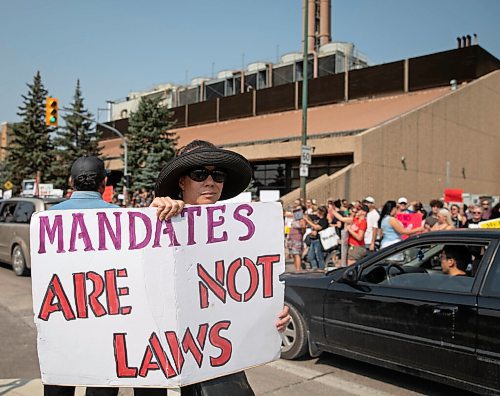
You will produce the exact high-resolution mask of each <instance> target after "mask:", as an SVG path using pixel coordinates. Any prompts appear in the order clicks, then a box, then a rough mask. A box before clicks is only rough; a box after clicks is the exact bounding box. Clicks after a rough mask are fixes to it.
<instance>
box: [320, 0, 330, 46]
mask: <svg viewBox="0 0 500 396" xmlns="http://www.w3.org/2000/svg"><path fill="white" fill-rule="evenodd" d="M319 18H320V20H319V45H323V44H327V43H329V42H330V41H332V29H331V0H320V3H319Z"/></svg>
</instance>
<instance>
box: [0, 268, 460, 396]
mask: <svg viewBox="0 0 500 396" xmlns="http://www.w3.org/2000/svg"><path fill="white" fill-rule="evenodd" d="M0 356H1V359H0V395H6V394H10V395H13V396H14V395H15V396H17V395H35V396H36V395H37V394H40V395H41V394H43V393H42V386H41V384H40V382H39V380H34V381H29V380H31V379H37V378H39V377H40V371H39V368H38V358H37V353H36V329H35V326H34V324H33V311H32V301H31V278H29V277H24V278H20V277H16V276H15V275H14V273H13V272H12V271H11V270H10V269H9V268H8V267H7V266H4V265H0ZM247 375H248V378H249V381H250V383H251V384H252V387H253V388H254V390H255V393H256V394H257V395H287V396H294V395H301V396H302V395H311V396H313V395H314V396H322V395H325V396H326V395H332V394H335V395H364V396H371V395H374V396H384V395H447V394H454V395H456V396H465V395H468V393H466V392H461V391H458V390H456V389H454V388H450V387H447V386H443V385H440V384H437V383H435V382H431V381H426V380H422V379H419V378H416V377H412V376H409V375H406V374H401V373H399V372H395V371H392V370H387V369H383V368H379V367H376V366H372V365H369V364H365V363H360V362H356V361H354V360H351V359H347V358H343V357H339V356H335V355H331V354H323V355H321V356H320V357H319V358H315V359H311V358H307V359H302V360H298V361H287V360H279V361H276V362H273V363H270V364H268V365H265V366H260V367H256V368H253V369H250V370H247ZM12 384H14V385H12ZM19 384H20V385H19ZM23 384H29V386H30V387H31V388H29V390H27V388H26V391H23V389H24V388H23V386H22V385H23ZM77 394H78V395H83V388H82V389H79V391H78V392H77ZM132 394H133V393H132V391H131V390H130V389H122V390H121V391H120V396H132Z"/></svg>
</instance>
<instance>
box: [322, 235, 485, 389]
mask: <svg viewBox="0 0 500 396" xmlns="http://www.w3.org/2000/svg"><path fill="white" fill-rule="evenodd" d="M469 242H470V241H466V240H463V241H459V240H456V238H455V239H454V240H453V243H454V244H467V243H469ZM445 244H450V242H449V241H446V240H443V241H433V242H424V241H422V242H418V241H409V242H408V243H406V244H401V245H399V246H398V247H395V248H393V249H389V250H388V252H387V254H385V255H382V256H379V257H378V258H377V259H376V260H375V261H373V262H371V263H369V264H368V265H367V266H366V267H365V266H363V268H362V269H360V278H359V281H357V282H354V283H346V282H340V283H339V282H335V283H332V284H331V285H330V289H329V292H328V296H327V301H326V306H325V333H326V337H327V339H328V342H332V343H334V344H335V345H336V347H338V348H343V349H345V350H349V351H351V352H353V353H355V354H359V355H360V356H370V357H372V358H376V359H379V360H383V361H388V362H391V363H394V364H398V365H404V366H408V367H413V368H417V369H419V370H425V371H431V372H434V373H439V374H441V375H445V376H449V377H453V378H459V379H461V380H466V381H469V380H470V379H471V378H473V377H474V375H475V373H476V358H475V347H476V335H475V329H476V320H477V309H476V302H477V297H476V295H477V290H478V287H479V286H478V285H477V284H476V282H475V280H476V278H475V277H467V279H466V278H465V277H461V278H462V279H458V277H450V278H455V279H448V277H449V276H447V275H443V274H442V273H441V271H440V269H439V268H440V264H439V267H438V268H436V267H437V265H438V263H437V260H436V256H438V257H439V254H440V252H441V250H442V249H443V247H444V246H445ZM398 262H399V264H396V263H398ZM398 265H406V266H408V268H406V270H405V271H407V273H405V274H401V273H400V271H399V270H398ZM448 280H450V281H452V284H451V285H446V284H445V282H446V281H448ZM464 367H466V369H464Z"/></svg>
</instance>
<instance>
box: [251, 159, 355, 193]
mask: <svg viewBox="0 0 500 396" xmlns="http://www.w3.org/2000/svg"><path fill="white" fill-rule="evenodd" d="M352 163H353V155H352V154H344V155H335V156H329V157H313V161H312V164H311V165H310V166H309V177H308V178H307V181H311V180H313V179H316V178H317V177H320V176H321V175H324V174H326V175H331V174H333V173H335V172H337V171H339V170H341V169H342V168H345V167H346V166H347V165H349V164H352ZM252 166H253V169H254V180H253V186H254V187H255V188H257V190H258V191H259V190H280V194H281V195H285V194H287V193H289V192H290V191H292V190H295V189H296V188H298V187H299V186H300V175H299V167H300V160H299V158H296V159H289V160H284V161H267V162H254V163H252Z"/></svg>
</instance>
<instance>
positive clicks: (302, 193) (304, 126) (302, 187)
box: [300, 0, 309, 201]
mask: <svg viewBox="0 0 500 396" xmlns="http://www.w3.org/2000/svg"><path fill="white" fill-rule="evenodd" d="M308 30H309V0H304V46H303V49H304V54H303V58H302V146H307V86H308V81H307V80H308V72H307V63H308V62H307V61H308V56H307V55H308V54H307V53H308V52H309V51H308ZM300 158H301V169H302V167H303V166H302V147H301V155H300ZM301 173H302V172H301ZM306 177H307V176H302V175H301V176H300V197H301V198H302V199H303V200H304V201H305V199H306Z"/></svg>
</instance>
